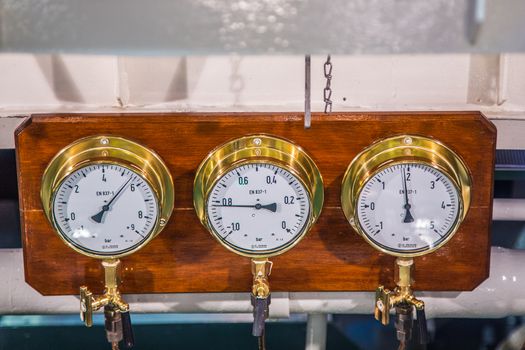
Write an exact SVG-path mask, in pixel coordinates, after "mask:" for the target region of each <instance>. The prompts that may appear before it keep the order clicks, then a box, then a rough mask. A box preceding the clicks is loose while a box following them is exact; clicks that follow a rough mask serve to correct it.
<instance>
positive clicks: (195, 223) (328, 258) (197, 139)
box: [16, 112, 496, 295]
mask: <svg viewBox="0 0 525 350" xmlns="http://www.w3.org/2000/svg"><path fill="white" fill-rule="evenodd" d="M251 133H268V134H273V135H277V136H282V137H286V138H288V139H291V140H293V141H295V142H296V143H298V144H299V145H301V146H302V147H303V148H304V149H306V150H307V151H308V152H309V153H310V154H311V155H312V157H313V159H314V160H315V162H316V163H317V165H318V167H319V169H320V171H321V173H322V175H323V179H324V181H325V204H324V209H323V212H322V214H321V217H320V219H319V221H318V222H317V224H316V225H315V226H314V228H313V230H312V231H311V232H310V233H309V234H308V235H307V237H306V238H305V239H304V240H303V241H302V242H301V243H299V244H298V245H297V247H296V248H294V249H292V250H291V251H289V252H287V253H286V254H284V255H282V256H280V257H276V258H274V259H273V261H274V263H275V264H274V271H273V273H272V276H271V284H272V289H273V290H274V291H362V290H373V289H375V287H376V286H377V285H378V284H379V283H380V282H383V283H384V282H387V283H390V284H391V283H392V280H393V268H394V259H393V258H391V257H389V256H387V255H384V254H381V253H379V252H377V251H375V250H374V249H373V248H371V247H370V246H368V244H367V243H366V242H365V241H364V240H363V239H362V238H361V237H359V236H358V235H357V234H356V233H355V232H353V230H352V228H351V227H350V225H349V224H348V223H347V222H346V221H345V217H344V215H343V212H342V210H341V208H340V200H339V198H340V187H341V180H342V177H343V174H344V171H345V170H346V168H347V166H348V164H349V163H350V161H351V160H352V159H353V158H354V157H355V156H356V154H357V153H358V152H359V151H361V150H362V149H363V148H364V147H366V146H367V145H369V144H370V143H372V142H373V141H375V140H377V139H380V138H384V137H388V136H392V135H396V134H401V133H414V134H421V135H426V136H431V137H435V138H437V139H439V140H441V141H442V142H444V143H446V144H447V145H448V146H450V147H451V148H452V149H454V150H455V151H456V152H457V153H459V154H460V156H461V157H462V158H463V159H464V161H465V162H466V164H467V166H468V167H469V169H470V171H471V173H472V177H473V187H472V204H471V208H470V211H469V213H468V215H467V217H466V219H465V222H464V224H463V225H462V226H461V228H460V230H459V232H458V233H457V234H456V236H454V238H453V239H452V240H451V241H450V242H449V243H448V244H447V245H446V246H445V247H443V248H442V249H440V250H438V251H437V252H435V253H433V254H430V255H429V256H425V257H420V258H416V274H415V279H416V284H415V288H416V289H421V290H451V291H461V290H472V289H473V288H475V287H476V286H477V285H479V284H480V283H481V282H482V281H483V280H484V279H485V278H487V277H488V272H489V251H490V224H491V213H492V185H493V172H494V152H495V141H496V130H495V128H494V126H493V125H492V124H491V123H490V122H488V121H487V120H486V119H485V118H484V117H483V116H482V115H481V114H480V113H478V112H456V113H452V112H448V113H386V112H385V113H344V114H335V113H334V114H332V115H323V114H316V115H314V116H313V126H312V128H311V129H308V130H305V129H304V128H303V124H302V117H301V115H300V114H293V113H284V114H253V113H252V114H235V115H226V114H125V115H117V114H112V115H93V114H92V115H80V114H75V115H65V114H64V115H39V116H33V117H32V119H30V120H29V121H28V122H27V123H25V124H24V125H23V126H21V127H20V129H19V130H18V131H17V135H16V143H17V157H18V158H17V161H18V167H19V179H18V181H19V191H20V210H21V219H22V230H23V242H24V262H25V273H26V281H27V282H28V283H29V284H30V285H32V286H33V287H34V288H35V289H37V290H38V291H39V292H41V293H42V294H45V295H57V294H77V292H78V286H79V285H80V284H84V283H87V284H88V285H90V286H92V287H93V289H97V286H98V291H100V290H101V289H102V269H101V267H100V266H99V265H100V264H99V262H98V261H96V260H94V259H90V258H87V257H83V256H81V255H79V254H77V253H75V252H73V251H72V250H70V249H69V248H67V247H66V246H65V245H64V244H63V243H62V241H61V240H60V239H59V238H58V237H57V236H56V234H55V233H54V231H53V230H52V228H51V226H50V225H49V224H48V222H47V220H46V218H45V216H44V213H43V211H42V206H41V204H40V197H39V191H40V180H41V177H42V174H43V171H44V169H45V167H46V165H47V163H48V162H49V161H50V160H51V158H52V157H53V156H54V155H55V154H56V153H57V152H58V151H59V150H60V149H62V148H63V147H65V146H66V145H68V144H69V143H71V142H73V141H75V140H76V139H78V138H81V137H85V136H89V135H95V134H113V135H121V136H124V137H128V138H131V139H134V140H136V141H138V142H140V143H142V144H144V145H146V146H148V147H150V148H152V149H154V150H155V151H157V152H158V153H159V154H160V156H161V157H162V158H163V159H164V161H165V162H166V163H167V165H168V167H169V169H170V171H171V172H172V175H173V177H174V181H175V189H176V194H175V201H176V202H175V207H176V208H175V212H174V215H173V216H172V218H171V220H170V222H169V224H168V226H167V227H166V229H165V230H164V231H163V232H162V233H161V234H160V235H159V236H158V237H157V238H155V239H154V240H153V241H152V242H151V243H150V244H149V245H148V246H147V247H145V248H144V249H142V250H141V251H139V252H138V253H136V254H134V255H133V256H130V257H127V258H124V259H123V262H124V271H123V288H122V289H123V291H124V292H125V293H150V292H163V293H166V292H238V291H248V290H249V287H250V285H251V276H250V268H249V259H246V258H242V257H238V256H236V255H235V254H233V253H230V252H228V251H227V250H226V249H225V248H223V247H222V246H220V245H219V244H218V243H216V242H215V240H214V239H213V238H212V237H211V235H210V234H209V233H208V232H207V231H206V230H205V229H204V228H203V227H202V226H201V225H200V222H199V220H198V218H197V216H196V215H195V212H194V210H193V204H192V192H193V188H192V186H193V178H194V175H195V171H196V168H197V166H198V165H199V164H200V162H201V160H202V159H203V158H204V157H205V156H206V155H207V154H208V152H209V151H210V150H212V149H213V148H214V147H216V146H217V145H219V144H221V143H223V142H225V141H227V140H229V139H232V138H235V137H240V136H244V135H246V134H251Z"/></svg>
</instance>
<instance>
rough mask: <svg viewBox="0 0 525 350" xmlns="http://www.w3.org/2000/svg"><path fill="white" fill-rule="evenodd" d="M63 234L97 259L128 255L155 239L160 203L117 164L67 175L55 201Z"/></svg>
mask: <svg viewBox="0 0 525 350" xmlns="http://www.w3.org/2000/svg"><path fill="white" fill-rule="evenodd" d="M52 209H53V217H54V222H55V225H56V226H57V228H58V230H59V233H60V234H61V235H62V236H63V237H64V238H65V239H66V241H68V242H70V243H71V244H73V245H74V246H76V247H77V248H79V249H81V250H83V251H86V252H89V253H92V254H97V255H117V254H123V253H125V252H127V251H130V250H132V249H134V248H135V247H137V246H138V245H140V244H141V243H142V242H144V241H145V240H146V239H147V238H148V237H149V236H150V235H151V233H152V231H153V229H154V227H155V224H156V222H157V219H158V202H157V198H156V196H155V194H154V191H153V190H152V188H151V187H150V185H149V183H148V182H147V181H145V180H144V178H143V177H142V176H141V175H139V174H138V173H136V172H134V171H133V170H130V169H128V168H126V167H122V166H120V165H115V164H94V165H88V166H85V167H83V168H80V169H78V170H76V171H74V172H73V173H71V174H69V175H68V176H67V177H66V178H65V179H64V180H63V181H62V183H61V184H60V185H59V187H58V189H57V190H56V192H55V196H54V198H53V204H52Z"/></svg>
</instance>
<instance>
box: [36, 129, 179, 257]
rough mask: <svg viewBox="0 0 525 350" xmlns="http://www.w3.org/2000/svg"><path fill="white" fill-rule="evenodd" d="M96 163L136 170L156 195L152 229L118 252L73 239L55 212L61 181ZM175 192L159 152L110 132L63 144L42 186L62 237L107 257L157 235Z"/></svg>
mask: <svg viewBox="0 0 525 350" xmlns="http://www.w3.org/2000/svg"><path fill="white" fill-rule="evenodd" d="M97 164H107V165H118V166H121V167H124V168H126V169H129V170H131V171H133V172H134V173H136V174H137V175H139V176H141V177H142V178H143V180H144V181H146V182H147V183H148V185H149V186H150V188H151V189H152V190H153V193H154V195H155V197H156V202H157V213H158V217H157V220H156V222H155V224H154V226H153V228H152V230H151V233H150V234H149V235H148V237H147V238H146V239H145V240H144V241H142V242H141V243H139V244H137V245H136V246H135V247H132V248H131V249H129V250H125V251H123V252H121V253H118V254H111V253H110V254H98V253H94V252H92V251H91V250H85V249H82V248H81V247H79V246H77V245H75V244H73V243H71V242H70V241H69V240H68V239H67V238H66V237H64V233H63V232H62V231H61V229H60V226H59V225H58V223H57V222H56V220H55V218H54V214H53V200H54V197H55V195H56V192H57V190H58V189H59V187H60V185H61V184H62V182H63V181H65V180H66V179H67V177H68V176H69V175H70V174H72V173H73V172H75V171H77V170H78V169H81V168H84V167H86V166H89V165H97ZM174 195H175V192H174V186H173V179H172V177H171V174H170V172H169V170H168V168H167V166H166V164H165V163H164V162H163V160H162V159H161V158H160V156H159V155H158V154H157V153H155V152H154V151H152V150H151V149H149V148H147V147H145V146H142V145H140V144H138V143H136V142H134V141H131V140H128V139H126V138H123V137H118V136H110V135H97V136H89V137H86V138H82V139H79V140H77V141H75V142H73V143H71V144H70V145H68V146H66V147H65V148H63V149H62V150H61V151H60V152H58V153H57V154H56V155H55V157H53V159H52V160H51V161H50V162H49V164H48V166H47V168H46V169H45V171H44V175H43V176H42V182H41V189H40V198H41V201H42V206H43V209H44V213H45V215H46V217H47V219H48V220H49V222H50V223H51V225H52V226H53V228H54V230H55V232H56V233H57V235H58V236H59V237H60V239H61V240H62V241H63V242H64V243H65V244H66V245H67V246H69V247H70V248H71V249H73V250H74V251H76V252H77V253H80V254H83V255H86V256H89V257H92V258H97V259H106V260H107V259H118V258H121V257H124V256H127V255H130V254H133V253H134V252H136V251H138V250H139V249H141V248H142V247H144V246H145V245H146V244H148V243H149V242H150V241H151V240H152V239H153V238H154V237H156V236H157V235H158V234H159V233H160V232H161V231H162V229H163V228H164V227H165V225H166V223H167V222H168V220H169V218H170V216H171V213H172V211H173V206H174Z"/></svg>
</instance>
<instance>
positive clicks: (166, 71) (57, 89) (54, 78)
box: [35, 55, 244, 107]
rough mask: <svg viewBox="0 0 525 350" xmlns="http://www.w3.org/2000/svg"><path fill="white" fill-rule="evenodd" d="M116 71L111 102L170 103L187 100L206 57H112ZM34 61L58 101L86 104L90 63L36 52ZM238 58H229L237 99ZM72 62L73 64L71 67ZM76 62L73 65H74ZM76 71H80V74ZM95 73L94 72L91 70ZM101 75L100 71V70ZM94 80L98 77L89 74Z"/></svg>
mask: <svg viewBox="0 0 525 350" xmlns="http://www.w3.org/2000/svg"><path fill="white" fill-rule="evenodd" d="M115 59H116V66H115V69H116V70H117V71H116V72H115V73H114V74H115V76H116V82H115V83H116V89H115V95H114V96H113V97H114V101H116V103H117V105H119V106H121V107H125V106H129V105H132V106H140V105H151V104H162V103H170V102H176V101H181V100H186V99H188V98H189V97H190V95H191V93H192V91H194V90H195V88H196V87H197V84H198V82H199V79H200V77H201V74H202V71H203V69H204V66H205V63H206V58H205V57H192V58H191V60H189V59H188V58H186V57H177V56H174V57H139V56H137V57H132V56H119V57H115ZM35 60H36V62H37V64H38V67H39V68H40V70H41V72H42V74H43V76H44V77H45V80H46V82H47V83H48V85H49V88H50V90H51V91H52V92H53V94H54V95H55V97H56V98H57V99H58V100H59V101H63V102H68V103H75V104H89V101H87V100H88V99H89V98H88V97H89V90H86V91H84V90H85V88H86V87H87V89H89V85H87V86H86V81H85V79H86V70H88V72H89V69H90V67H89V65H88V64H86V63H85V62H83V63H82V64H83V65H81V66H78V63H70V62H69V61H68V58H67V57H64V56H61V55H37V56H35ZM240 60H241V59H240V58H239V59H237V60H234V59H232V61H231V66H232V68H231V69H232V75H231V79H230V80H231V83H230V86H231V89H230V90H231V91H232V92H233V93H235V94H236V97H237V98H236V101H238V100H239V94H240V92H241V91H242V89H243V86H244V83H243V80H242V76H240V75H239V74H238V73H237V72H238V66H239V63H240ZM71 64H73V65H74V66H72V65H71ZM75 64H76V65H75ZM77 72H82V74H83V76H80V75H79V74H78V73H77ZM93 74H96V73H93ZM99 74H102V73H99ZM87 76H88V77H89V79H95V80H97V79H98V77H97V76H89V74H87Z"/></svg>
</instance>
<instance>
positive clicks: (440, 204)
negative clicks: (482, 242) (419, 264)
mask: <svg viewBox="0 0 525 350" xmlns="http://www.w3.org/2000/svg"><path fill="white" fill-rule="evenodd" d="M470 188H471V178H470V175H469V172H468V169H467V167H466V165H465V164H464V163H463V161H462V160H461V158H460V157H459V156H458V155H457V154H455V153H454V152H453V151H452V150H451V149H449V148H448V147H446V146H445V145H443V144H442V143H440V142H438V141H436V140H433V139H430V138H426V137H421V136H413V135H403V136H396V137H392V138H389V139H385V140H381V141H379V142H377V143H374V144H373V145H371V146H370V147H368V148H367V149H365V150H364V151H363V152H361V153H360V154H359V155H358V156H357V157H356V158H355V159H354V160H353V161H352V163H351V164H350V166H349V167H348V169H347V171H346V173H345V176H344V178H343V186H342V193H341V201H342V207H343V210H344V213H345V215H346V217H347V219H348V220H349V222H350V224H351V225H352V226H353V227H354V229H355V230H356V231H357V232H358V233H359V234H361V235H362V236H363V237H364V238H365V239H366V240H367V241H368V242H369V243H370V244H371V245H372V246H374V247H375V248H377V249H379V250H380V251H383V252H385V253H388V254H391V255H395V256H400V257H412V256H417V255H423V254H427V253H430V252H432V251H434V250H436V249H438V248H439V247H441V246H442V245H443V244H445V243H446V242H447V241H448V240H450V239H451V238H452V236H453V235H454V233H456V231H457V230H458V227H459V225H460V224H461V222H462V221H463V219H464V218H465V215H466V214H467V211H468V208H469V205H470Z"/></svg>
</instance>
